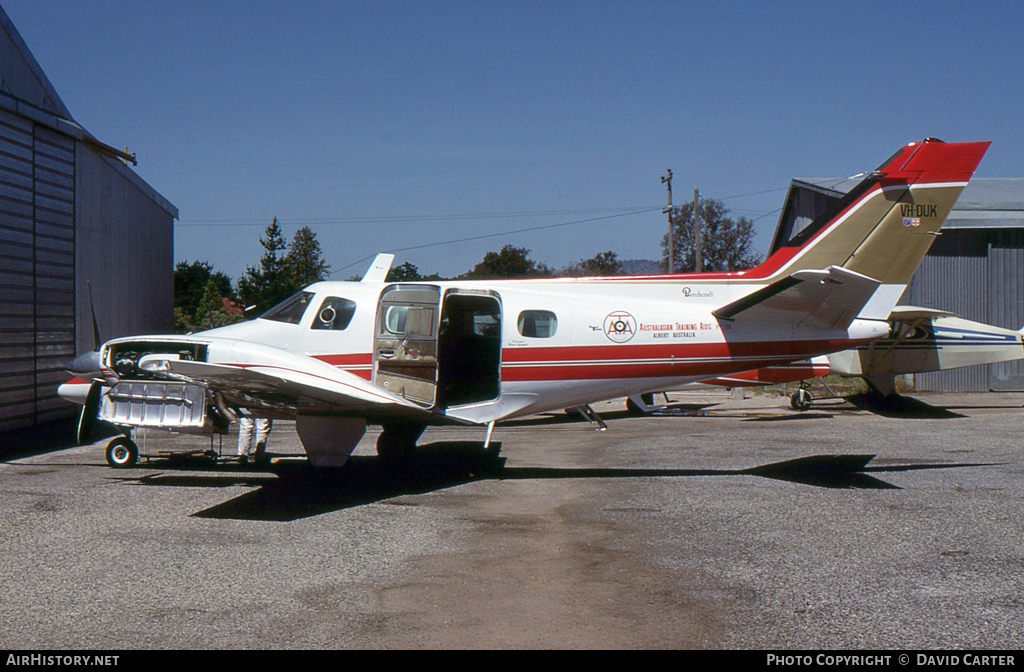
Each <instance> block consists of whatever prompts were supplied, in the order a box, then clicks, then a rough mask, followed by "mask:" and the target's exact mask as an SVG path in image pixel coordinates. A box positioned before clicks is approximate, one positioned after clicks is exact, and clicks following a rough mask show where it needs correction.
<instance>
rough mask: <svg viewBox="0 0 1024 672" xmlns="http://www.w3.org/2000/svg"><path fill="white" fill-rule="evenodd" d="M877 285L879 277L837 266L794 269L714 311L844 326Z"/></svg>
mask: <svg viewBox="0 0 1024 672" xmlns="http://www.w3.org/2000/svg"><path fill="white" fill-rule="evenodd" d="M878 286H879V283H878V281H876V280H872V279H871V278H869V277H867V276H865V275H861V274H860V273H855V272H854V271H848V270H846V269H844V268H840V267H838V266H830V267H829V268H828V269H826V270H818V271H810V270H805V271H797V272H796V273H794V274H793V275H791V276H789V277H786V278H783V279H781V280H777V281H775V282H773V283H772V284H770V285H768V286H767V287H765V288H763V289H760V290H758V291H756V292H753V293H751V294H748V295H747V296H745V297H743V298H742V299H739V300H737V301H733V302H732V303H730V304H727V305H725V306H722V307H721V308H719V309H718V310H716V311H714V313H713V314H714V315H715V317H718V318H720V319H723V320H737V321H751V322H759V323H774V324H781V325H787V326H792V327H796V326H801V327H806V328H816V329H846V328H848V327H849V326H850V323H852V322H853V320H854V319H856V317H857V315H858V313H860V311H861V309H862V308H863V307H864V306H865V305H867V302H868V301H869V300H870V299H871V297H872V296H873V295H874V293H875V290H876V289H877V288H878Z"/></svg>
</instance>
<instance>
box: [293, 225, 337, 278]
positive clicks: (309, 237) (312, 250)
mask: <svg viewBox="0 0 1024 672" xmlns="http://www.w3.org/2000/svg"><path fill="white" fill-rule="evenodd" d="M285 268H286V269H287V273H288V274H289V275H290V278H289V280H290V281H291V283H292V285H293V286H294V287H295V291H298V290H299V289H301V288H303V287H305V286H306V285H312V284H313V283H314V282H320V281H321V280H325V279H327V276H328V275H329V273H328V271H330V269H331V265H330V264H328V263H327V262H326V261H324V259H323V253H322V252H321V250H320V243H319V242H317V239H316V234H315V233H313V230H312V229H310V228H309V227H308V226H303V227H302V228H301V229H299V230H298V231H296V232H295V236H293V237H292V242H291V244H290V245H289V246H288V254H287V255H286V256H285ZM292 293H294V292H292Z"/></svg>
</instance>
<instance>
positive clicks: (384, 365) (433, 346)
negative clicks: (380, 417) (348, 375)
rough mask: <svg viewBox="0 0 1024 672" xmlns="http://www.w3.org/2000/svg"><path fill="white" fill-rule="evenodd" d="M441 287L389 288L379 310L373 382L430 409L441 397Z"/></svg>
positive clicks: (374, 346)
mask: <svg viewBox="0 0 1024 672" xmlns="http://www.w3.org/2000/svg"><path fill="white" fill-rule="evenodd" d="M440 302H441V293H440V289H439V288H438V287H434V286H430V285H415V286H404V287H403V286H402V285H396V286H393V287H389V288H386V289H385V290H384V294H383V295H381V300H380V305H379V306H378V309H377V328H376V329H375V336H374V343H373V363H374V367H373V382H374V383H375V384H376V385H377V386H379V387H382V388H384V389H385V390H388V391H389V392H393V393H394V394H397V395H400V396H403V397H405V398H406V399H408V400H410V401H414V402H416V403H419V404H423V405H424V406H426V407H431V406H433V405H434V401H435V396H436V393H437V322H438V312H439V307H440Z"/></svg>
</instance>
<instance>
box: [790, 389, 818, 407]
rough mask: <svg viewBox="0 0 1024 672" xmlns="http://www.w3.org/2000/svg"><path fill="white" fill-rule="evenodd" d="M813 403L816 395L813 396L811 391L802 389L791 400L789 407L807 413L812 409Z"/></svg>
mask: <svg viewBox="0 0 1024 672" xmlns="http://www.w3.org/2000/svg"><path fill="white" fill-rule="evenodd" d="M812 401H814V395H812V394H811V393H810V391H809V390H805V389H804V388H802V387H801V388H800V389H799V390H797V391H796V392H794V393H793V396H791V397H790V398H789V405H790V406H792V407H793V410H795V411H806V410H807V409H809V408H810V407H811V402H812Z"/></svg>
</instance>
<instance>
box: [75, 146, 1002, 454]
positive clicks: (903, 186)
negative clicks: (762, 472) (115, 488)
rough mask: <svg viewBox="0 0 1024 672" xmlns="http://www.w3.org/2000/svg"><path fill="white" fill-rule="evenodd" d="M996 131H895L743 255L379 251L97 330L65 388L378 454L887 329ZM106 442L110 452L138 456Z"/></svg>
mask: <svg viewBox="0 0 1024 672" xmlns="http://www.w3.org/2000/svg"><path fill="white" fill-rule="evenodd" d="M988 145H989V143H987V142H978V143H949V144H947V143H944V142H941V141H938V140H933V139H927V140H925V141H923V142H918V143H911V144H909V145H907V146H905V147H903V148H902V149H900V150H899V151H898V152H896V154H895V155H893V157H892V158H890V159H889V160H887V161H886V162H885V163H884V164H882V166H880V167H879V168H878V169H877V170H875V171H873V172H871V173H868V174H867V175H866V176H865V177H864V179H863V181H862V182H861V183H860V184H859V185H858V186H857V187H856V188H854V189H853V190H852V191H851V192H850V193H849V194H848V195H847V196H846V197H845V198H844V199H843V200H841V201H840V202H839V203H838V204H837V205H836V206H835V207H834V208H833V209H832V211H830V212H827V213H826V214H824V215H823V216H821V217H819V218H818V219H817V220H815V221H814V222H813V223H812V224H810V225H809V226H808V227H807V228H805V229H804V230H803V231H802V232H800V233H799V234H798V235H797V236H795V237H794V238H793V239H792V240H790V241H789V242H788V243H787V244H786V245H785V246H783V247H781V248H780V249H779V250H778V251H777V252H776V253H775V254H773V255H772V256H771V257H769V258H768V259H767V260H766V261H765V262H764V263H763V264H761V265H760V266H757V267H756V268H753V269H750V270H747V271H739V272H732V273H706V274H699V275H696V274H691V275H668V276H664V275H662V276H646V277H608V278H563V279H556V280H507V281H457V282H437V283H400V284H389V283H386V282H384V277H385V273H386V268H387V266H388V265H389V264H390V259H386V260H385V259H382V260H381V261H380V262H379V263H378V264H375V266H374V267H372V268H371V269H370V271H369V272H368V273H367V275H366V277H364V278H363V281H362V282H320V283H316V284H314V285H311V286H309V287H307V288H306V289H305V290H303V291H301V292H299V293H298V294H296V295H295V296H293V297H291V298H289V299H288V300H286V301H284V302H283V303H281V304H280V305H278V306H276V307H274V308H272V309H271V310H270V311H269V312H267V313H265V314H264V315H262V316H261V317H260V318H259V319H256V320H253V321H251V322H246V323H241V324H235V325H230V326H227V327H222V328H219V329H213V330H210V331H206V332H201V333H198V334H192V335H188V336H179V335H167V336H140V337H131V338H118V339H114V340H112V341H108V342H107V343H105V344H104V345H103V346H102V348H101V349H100V351H99V353H98V360H97V359H96V358H95V357H88V356H83V357H80V358H78V359H76V362H77V370H75V371H73V372H74V373H76V374H77V375H78V376H79V378H78V379H76V380H74V381H72V384H68V385H66V386H65V387H64V389H63V390H62V395H64V396H66V397H67V398H71V399H73V400H77V401H79V402H80V403H85V405H86V407H85V409H83V418H84V419H91V418H92V417H94V416H95V414H96V413H97V411H96V409H97V408H98V409H99V410H98V416H99V418H100V419H102V420H105V421H107V422H111V423H113V424H115V425H117V426H119V427H120V428H122V429H123V430H129V433H130V430H131V429H133V428H137V427H161V428H164V429H170V430H174V431H193V432H204V431H206V432H210V431H217V430H220V431H223V427H225V426H226V424H227V422H228V421H230V420H231V419H233V418H234V417H235V416H236V414H237V413H239V412H241V413H247V414H251V415H254V416H262V417H271V418H294V419H295V426H296V430H297V432H298V435H299V438H300V440H301V441H302V444H303V447H304V448H305V450H306V452H307V454H308V456H309V460H310V462H311V463H312V464H313V465H316V466H340V465H342V464H344V463H345V461H346V460H347V459H348V456H349V455H350V454H351V452H352V451H353V450H354V448H355V446H356V444H357V443H358V442H359V440H360V439H361V437H362V436H363V434H364V432H365V429H366V425H367V424H368V423H369V424H379V425H381V426H382V428H383V431H382V432H381V434H380V437H379V439H378V441H377V450H378V453H379V454H381V455H382V456H387V455H394V454H402V453H406V452H408V451H410V450H412V449H414V448H415V445H416V441H417V439H418V438H419V436H420V434H421V433H422V432H423V430H424V429H425V428H426V427H427V426H428V425H439V424H463V425H478V426H486V427H487V434H486V440H485V443H487V442H489V441H490V438H491V431H492V430H493V427H494V423H495V422H498V421H501V420H507V419H510V418H515V417H519V416H523V415H527V414H532V413H537V412H541V411H546V410H551V409H562V408H567V407H584V406H586V405H587V404H590V403H593V402H597V401H601V400H606V399H612V398H617V397H623V396H629V395H634V394H643V393H648V392H653V391H659V390H667V389H675V388H677V387H678V386H680V385H683V384H686V383H690V382H696V381H703V380H708V379H712V378H716V377H722V376H728V375H731V374H735V373H739V372H743V371H749V370H752V369H758V368H762V367H769V366H777V365H783V364H786V363H788V362H795V361H799V360H806V359H810V358H813V357H816V356H819V355H823V354H827V353H832V352H838V351H842V350H848V349H851V348H857V347H859V346H864V345H867V344H869V343H871V342H872V341H874V340H875V339H878V338H882V337H885V336H886V335H887V334H889V324H888V323H887V322H886V319H887V318H888V317H889V316H890V314H891V313H892V310H893V308H894V306H895V305H896V302H897V300H898V299H899V298H900V295H901V294H902V293H903V290H904V289H905V287H906V285H907V283H908V282H909V281H910V278H911V277H912V275H913V273H914V271H915V270H916V268H917V266H918V264H919V263H920V261H921V259H922V257H923V256H924V254H925V252H926V251H927V250H928V248H929V246H930V245H931V243H932V241H933V240H934V238H935V236H937V235H938V234H939V228H940V226H941V224H942V221H943V220H944V219H945V217H946V215H947V214H948V213H949V211H950V210H951V209H952V207H953V204H954V202H955V201H956V199H957V197H958V196H959V194H960V192H961V191H962V190H963V188H964V187H965V186H966V185H967V182H968V180H969V179H970V177H971V175H972V174H973V173H974V170H975V168H976V167H977V165H978V163H979V162H980V161H981V158H982V156H983V155H984V153H985V151H986V150H987V149H988ZM89 361H92V362H94V364H92V365H90V364H89V363H88V362H89ZM89 368H91V369H97V368H98V369H99V370H98V371H86V370H85V369H89ZM115 442H117V445H118V446H120V448H119V449H118V450H117V451H115V452H114V453H113V457H112V463H115V464H131V463H133V462H134V460H135V456H136V455H137V451H136V449H135V447H134V444H133V443H132V442H131V441H130V439H120V440H115ZM115 442H112V445H113V444H114V443H115ZM111 455H112V454H111V451H110V450H109V449H108V459H110V458H111Z"/></svg>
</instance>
